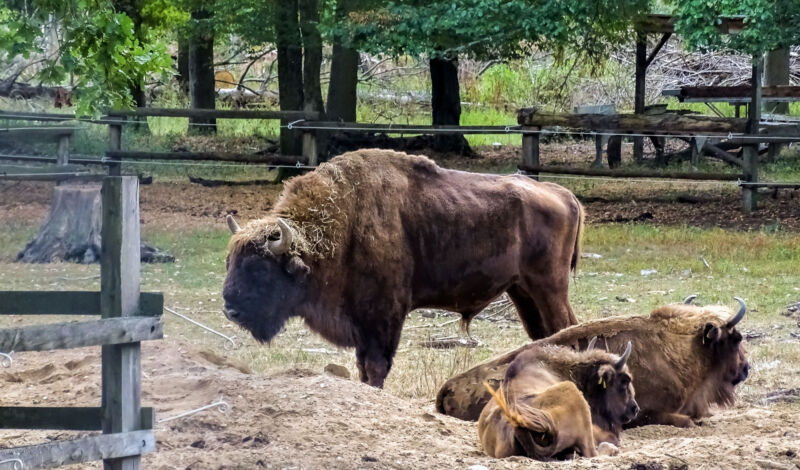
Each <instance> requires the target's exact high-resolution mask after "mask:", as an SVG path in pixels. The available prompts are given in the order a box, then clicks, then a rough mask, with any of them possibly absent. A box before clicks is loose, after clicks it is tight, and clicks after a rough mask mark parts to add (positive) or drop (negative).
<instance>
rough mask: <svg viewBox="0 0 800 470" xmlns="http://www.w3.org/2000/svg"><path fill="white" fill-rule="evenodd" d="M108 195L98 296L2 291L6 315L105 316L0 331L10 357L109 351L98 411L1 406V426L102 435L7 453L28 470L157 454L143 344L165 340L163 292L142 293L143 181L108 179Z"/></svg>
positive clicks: (113, 465) (127, 462)
mask: <svg viewBox="0 0 800 470" xmlns="http://www.w3.org/2000/svg"><path fill="white" fill-rule="evenodd" d="M54 168H56V167H54ZM0 179H2V178H0ZM101 194H102V211H103V213H102V217H103V222H102V246H101V255H100V285H101V289H100V291H99V292H84V291H73V292H41V291H25V292H21V291H0V315H59V316H63V315H93V316H99V317H100V318H99V319H93V320H89V321H82V322H68V323H55V324H46V325H30V326H21V327H15V328H6V329H0V351H1V352H6V353H7V352H9V351H14V352H22V351H46V350H53V349H65V348H78V347H84V346H101V347H102V359H101V360H102V400H101V403H100V406H99V407H61V406H57V407H25V406H22V407H21V406H15V407H0V429H59V430H73V431H102V432H103V433H102V434H100V435H95V436H89V437H83V438H80V439H75V440H69V441H63V440H61V441H54V442H48V443H45V444H39V445H32V446H26V447H17V448H7V449H0V461H11V462H16V461H19V462H21V468H24V469H25V470H30V469H36V468H53V467H57V466H61V465H70V464H77V463H84V462H89V461H93V460H103V461H104V463H105V468H107V469H115V470H116V469H122V468H126V469H127V468H139V461H140V456H141V455H142V454H145V453H148V452H153V451H155V437H154V435H153V432H152V428H153V423H154V420H155V417H154V412H153V409H152V408H142V407H141V397H140V390H141V353H140V351H141V349H140V342H141V341H146V340H155V339H160V338H162V336H163V331H162V321H161V312H162V310H163V306H164V298H163V296H162V294H160V293H140V291H139V285H140V276H139V268H140V265H139V259H140V254H139V246H140V240H139V187H138V181H137V179H136V177H133V176H122V177H105V178H103V187H102V192H101ZM14 468H17V467H14Z"/></svg>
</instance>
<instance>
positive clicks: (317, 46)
mask: <svg viewBox="0 0 800 470" xmlns="http://www.w3.org/2000/svg"><path fill="white" fill-rule="evenodd" d="M298 5H299V10H300V32H301V33H302V34H303V100H304V105H303V108H304V109H305V110H306V111H319V112H320V113H324V112H325V105H324V103H323V102H322V86H321V85H320V81H319V74H320V70H321V69H322V37H321V36H320V34H319V29H318V28H317V26H318V25H319V2H318V1H317V0H299V2H298Z"/></svg>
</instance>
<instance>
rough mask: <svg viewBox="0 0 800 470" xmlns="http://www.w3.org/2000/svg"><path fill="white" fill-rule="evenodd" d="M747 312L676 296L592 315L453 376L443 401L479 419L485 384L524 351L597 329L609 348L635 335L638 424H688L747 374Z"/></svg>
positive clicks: (573, 342)
mask: <svg viewBox="0 0 800 470" xmlns="http://www.w3.org/2000/svg"><path fill="white" fill-rule="evenodd" d="M744 312H745V307H744V303H743V302H742V306H741V308H740V310H739V312H738V313H737V314H736V315H733V314H732V312H731V310H730V309H728V308H726V307H723V306H707V307H699V306H694V305H685V304H672V305H665V306H662V307H659V308H657V309H655V310H654V311H653V312H652V313H651V314H650V315H649V316H634V317H612V318H607V319H602V320H596V321H590V322H586V323H584V324H581V325H577V326H573V327H570V328H567V329H565V330H562V331H560V332H558V333H556V334H554V335H553V336H551V337H549V338H546V339H544V340H540V341H535V342H534V343H532V344H530V345H527V346H523V347H522V348H519V349H517V350H515V351H512V352H510V353H508V354H505V355H503V356H500V357H498V358H495V359H492V360H490V361H487V362H485V363H483V364H480V365H478V366H476V367H474V368H472V369H470V370H468V371H466V372H464V373H462V374H460V375H458V376H455V377H453V378H451V379H450V380H448V381H447V382H446V383H445V384H444V386H443V387H442V389H441V390H440V391H439V395H438V397H437V401H436V406H437V409H438V410H439V411H440V412H442V413H446V414H449V415H451V416H456V417H459V418H462V419H477V417H478V415H477V414H475V413H474V408H475V407H476V406H478V405H479V404H481V403H486V402H487V401H488V400H489V394H488V393H487V392H486V391H485V390H484V389H483V388H482V387H481V386H479V384H480V383H482V382H483V381H484V380H491V379H492V378H495V379H497V378H499V377H502V375H500V374H502V373H503V372H504V371H505V369H506V368H507V367H508V364H510V363H511V362H512V361H513V360H514V358H515V357H516V356H517V355H519V354H520V353H522V352H523V351H525V350H527V349H529V348H534V347H537V346H539V345H541V344H559V345H563V346H572V347H577V348H582V347H585V346H586V344H587V343H588V341H589V339H590V338H592V337H594V336H597V337H599V341H598V346H600V347H604V346H605V347H608V348H610V349H619V348H621V347H623V345H624V344H625V343H627V342H628V341H631V342H632V343H633V346H634V347H633V354H632V355H631V358H630V360H629V361H628V365H629V367H630V369H631V371H632V373H633V377H634V387H635V389H636V397H637V401H638V402H639V406H640V407H641V412H640V413H639V416H638V417H637V419H636V420H634V421H633V422H632V423H631V425H643V424H667V425H673V426H682V427H689V426H692V425H693V421H695V420H699V419H701V418H704V417H707V416H710V414H711V413H710V406H711V405H713V404H717V405H721V406H730V405H732V404H733V402H734V399H735V387H736V385H738V384H739V383H741V382H742V381H744V380H745V379H746V378H747V376H748V373H749V369H750V366H749V364H748V362H747V359H746V357H745V350H744V347H743V345H742V335H741V333H739V332H738V331H737V330H736V323H738V321H740V320H741V318H742V316H743V315H744Z"/></svg>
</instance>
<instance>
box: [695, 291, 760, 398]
mask: <svg viewBox="0 0 800 470" xmlns="http://www.w3.org/2000/svg"><path fill="white" fill-rule="evenodd" d="M734 298H735V299H736V301H737V302H739V311H738V312H736V313H735V314H734V315H733V316H732V317H731V318H729V319H727V320H726V321H725V322H724V323H723V324H721V325H720V324H719V323H718V322H708V323H706V324H705V325H704V326H703V330H702V331H700V332H698V333H699V336H700V337H699V338H698V341H699V342H700V346H701V347H702V348H703V350H704V351H706V354H707V356H708V358H709V360H710V363H711V367H712V370H714V371H716V372H717V374H719V375H718V377H719V378H718V380H719V381H720V382H721V384H720V385H722V386H723V387H722V388H723V390H724V389H728V391H729V393H731V394H732V393H733V387H735V386H737V385H739V384H740V383H742V382H744V381H745V379H747V376H748V375H749V374H750V364H749V363H748V362H747V357H745V350H744V346H743V345H742V334H741V333H739V331H738V330H737V329H736V325H737V324H738V323H739V322H740V321H742V318H744V314H745V313H746V312H747V306H746V305H745V303H744V300H742V299H740V298H739V297H734ZM689 302H691V300H689Z"/></svg>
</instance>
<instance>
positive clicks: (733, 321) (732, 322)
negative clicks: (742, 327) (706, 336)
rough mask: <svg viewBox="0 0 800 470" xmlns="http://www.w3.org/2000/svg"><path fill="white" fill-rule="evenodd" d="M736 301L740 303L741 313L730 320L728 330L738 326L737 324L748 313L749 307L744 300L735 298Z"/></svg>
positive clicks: (737, 313) (727, 325)
mask: <svg viewBox="0 0 800 470" xmlns="http://www.w3.org/2000/svg"><path fill="white" fill-rule="evenodd" d="M734 299H736V301H737V302H739V311H738V312H736V315H734V316H733V317H732V318H731V319H730V320H728V323H727V324H726V325H725V327H726V328H733V327H734V326H736V324H737V323H739V322H740V321H742V318H744V314H745V313H746V312H747V305H745V303H744V300H742V299H740V298H739V297H734Z"/></svg>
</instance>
